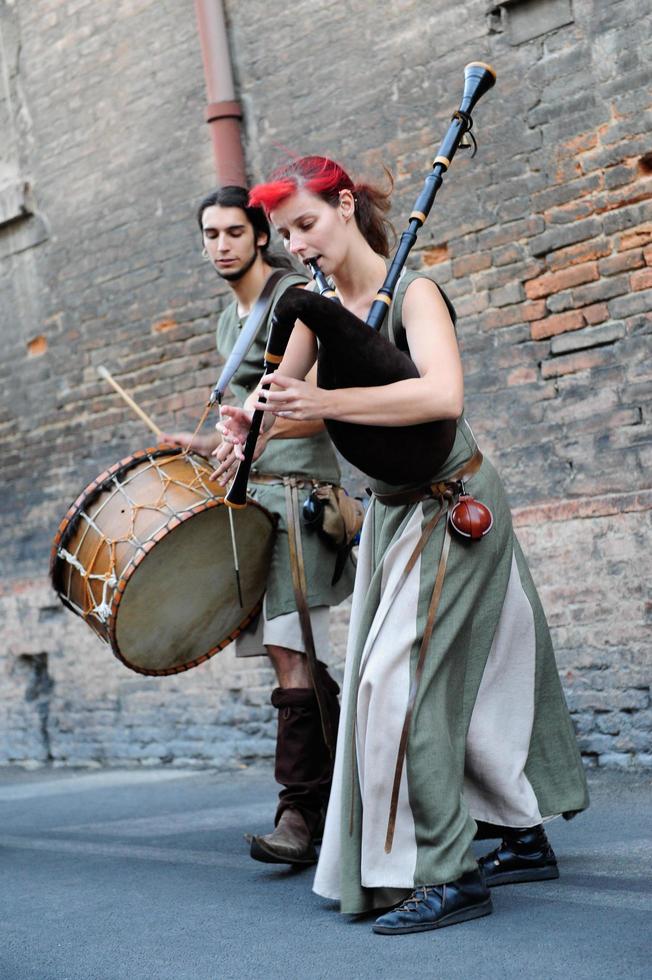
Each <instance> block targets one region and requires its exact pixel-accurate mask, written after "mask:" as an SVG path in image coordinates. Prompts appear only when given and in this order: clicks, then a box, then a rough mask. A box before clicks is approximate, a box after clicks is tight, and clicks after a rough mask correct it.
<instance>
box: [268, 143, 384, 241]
mask: <svg viewBox="0 0 652 980" xmlns="http://www.w3.org/2000/svg"><path fill="white" fill-rule="evenodd" d="M390 180H391V177H390ZM301 189H305V190H307V191H310V193H311V194H315V195H316V196H317V197H320V198H321V199H322V200H323V201H326V203H327V204H330V205H331V207H337V204H338V203H339V198H340V192H341V191H343V190H348V191H351V193H352V194H353V198H354V200H355V218H356V222H357V225H358V228H359V229H360V231H361V232H362V234H363V235H364V237H365V238H366V240H367V241H368V243H369V245H370V246H371V247H372V248H373V250H374V251H375V252H379V253H380V254H381V255H389V238H388V234H387V232H388V229H390V230H391V231H392V232H393V228H392V226H391V225H390V223H389V221H388V220H387V219H386V218H385V213H386V212H387V211H389V207H390V192H391V187H390V190H389V191H387V192H385V191H382V190H381V189H380V188H378V187H374V186H372V185H371V184H354V183H353V181H352V180H351V178H350V177H349V175H348V174H347V172H346V170H344V169H343V167H341V166H340V165H339V163H336V162H335V161H334V160H330V159H329V158H328V157H319V156H308V157H299V158H298V159H296V160H291V161H290V163H287V164H285V165H284V166H282V167H279V168H278V169H277V170H275V171H274V173H273V174H272V176H271V178H270V180H269V182H268V183H266V184H257V185H256V186H255V187H253V188H252V190H251V191H250V192H249V206H250V207H262V208H264V210H265V212H266V213H267V214H268V215H269V213H270V211H273V210H274V208H275V207H278V205H279V204H281V203H282V202H283V201H286V200H287V199H288V198H289V197H292V195H293V194H295V193H296V192H297V191H298V190H301Z"/></svg>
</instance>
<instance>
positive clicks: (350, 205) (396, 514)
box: [222, 157, 588, 934]
mask: <svg viewBox="0 0 652 980" xmlns="http://www.w3.org/2000/svg"><path fill="white" fill-rule="evenodd" d="M250 203H252V204H256V205H262V206H263V207H264V208H265V210H266V211H267V213H268V214H269V216H270V218H271V220H272V222H273V224H274V225H275V227H276V228H277V230H278V232H279V233H280V235H281V236H282V238H283V240H284V242H285V245H286V248H287V249H288V250H289V252H291V254H292V255H293V256H295V257H296V258H298V259H299V260H301V261H302V262H304V263H305V262H306V261H307V260H309V259H311V260H315V261H316V262H317V263H318V265H319V267H320V269H321V271H322V272H323V273H324V274H325V275H326V276H330V277H331V279H332V282H333V283H334V285H335V288H336V291H337V296H338V298H339V300H340V302H341V304H342V305H343V306H344V307H345V308H346V309H347V310H348V311H351V312H352V313H353V314H355V315H357V317H359V318H360V320H364V319H365V317H366V314H367V311H368V310H369V307H370V306H371V303H372V302H373V300H374V298H375V296H376V294H377V292H378V289H379V287H380V286H381V285H382V283H383V281H384V279H385V275H386V263H385V258H386V256H387V255H388V252H389V247H388V236H387V221H386V217H385V215H386V212H387V210H388V206H389V200H388V195H387V194H385V193H383V192H382V191H381V190H379V189H378V188H375V187H372V186H369V185H367V184H355V183H354V182H353V181H352V180H351V178H350V177H349V176H348V174H346V172H345V171H344V170H343V169H342V168H341V167H340V166H339V165H338V164H337V163H335V162H333V161H332V160H328V159H326V158H323V157H304V158H301V159H298V160H295V161H293V162H292V163H290V164H289V165H288V166H286V167H285V168H283V169H282V170H281V171H280V172H277V173H276V174H275V175H274V177H273V179H272V180H271V181H270V182H269V183H267V184H262V185H259V186H258V187H255V188H254V189H253V191H252V192H251V196H250ZM304 295H305V294H304ZM320 301H321V302H324V301H323V300H320ZM450 309H451V307H450V305H449V304H448V302H447V300H446V299H445V297H444V295H443V293H442V291H441V290H440V289H439V288H438V287H437V286H436V285H435V283H434V282H433V281H432V280H431V279H430V278H427V277H426V276H424V275H423V274H422V273H418V272H417V273H414V272H406V273H405V274H404V275H403V277H402V279H401V281H400V283H399V286H398V288H397V290H396V293H395V296H394V299H393V302H392V306H391V308H390V310H389V314H388V316H387V318H386V320H385V322H384V325H383V327H382V328H381V329H382V332H383V333H384V334H385V336H386V337H389V338H390V339H391V340H393V341H394V342H395V344H396V346H398V347H399V348H400V349H402V350H403V351H404V352H405V353H406V354H407V355H409V357H410V358H411V360H412V361H413V362H414V365H416V368H417V369H418V375H417V376H415V377H411V378H407V379H406V380H402V381H396V382H394V383H392V384H380V385H375V386H371V387H370V386H361V387H347V388H339V389H336V390H327V389H324V388H319V387H315V386H313V385H310V384H306V383H305V382H304V381H303V380H302V379H303V378H304V377H305V375H306V374H307V372H308V371H309V370H310V368H311V367H312V365H313V363H314V361H315V359H316V356H317V340H316V338H315V335H314V334H313V333H312V331H311V330H310V329H308V327H307V326H306V325H305V324H304V323H301V322H299V321H297V322H296V324H295V327H294V330H293V332H292V335H291V337H290V340H289V343H288V346H287V349H286V352H285V356H284V358H283V361H282V363H281V365H280V366H279V368H278V370H277V371H275V372H274V374H272V375H271V376H270V377H269V378H267V379H266V380H268V381H270V380H271V382H272V384H273V387H272V390H271V391H270V393H269V395H268V400H267V402H266V403H265V404H264V405H263V403H262V402H259V401H256V400H255V398H254V400H253V402H252V403H251V404H250V405H249V408H250V409H253V408H257V407H258V408H263V407H264V408H265V410H266V414H265V417H264V426H265V427H268V426H269V425H271V424H273V421H274V419H275V417H277V416H280V417H285V418H292V419H326V420H329V421H331V420H332V421H338V422H347V423H357V424H360V425H370V426H386V427H396V426H411V425H415V424H419V423H423V422H431V421H433V420H450V422H451V423H452V424H453V425H456V429H455V432H456V435H455V438H454V444H453V446H452V449H451V450H450V452H449V453H448V456H447V458H446V459H445V462H444V463H443V464H441V463H440V464H438V465H437V467H436V468H435V471H434V472H432V474H431V477H430V479H429V480H428V481H427V483H428V485H427V486H426V487H424V488H423V489H420V488H419V487H417V488H415V486H414V485H412V486H411V487H406V486H394V485H387V484H383V483H382V482H381V481H379V480H378V479H370V481H369V482H370V485H371V488H372V490H373V496H372V500H371V504H370V507H369V510H368V512H367V516H366V519H365V524H364V529H363V533H362V538H361V542H360V553H359V558H358V570H357V575H356V583H355V591H354V597H353V607H352V611H351V623H350V633H349V644H348V649H347V663H346V670H345V679H344V692H343V710H344V723H343V724H341V725H340V735H339V740H338V748H337V756H336V764H335V777H334V781H333V790H332V793H331V800H330V803H329V809H328V815H327V820H326V828H325V832H324V839H323V844H322V850H321V855H320V860H319V865H318V868H317V875H316V879H315V891H316V892H317V893H318V894H320V895H323V896H325V897H328V898H334V899H338V900H339V902H340V906H341V910H342V911H343V912H349V913H359V912H364V911H368V910H369V909H380V908H387V907H389V906H395V907H393V908H392V909H391V910H390V911H388V912H386V913H385V914H383V915H381V916H380V918H378V919H377V920H376V923H375V925H374V931H375V932H380V933H388V934H393V933H404V932H414V931H421V930H425V929H435V928H439V927H441V926H444V925H450V924H453V923H455V922H462V921H464V920H466V919H472V918H476V917H478V916H482V915H486V914H488V913H489V912H490V911H491V898H490V892H489V891H488V887H489V886H493V885H499V884H507V883H510V882H518V881H533V880H539V879H545V878H554V877H557V876H558V871H557V864H556V859H555V855H554V853H553V851H552V848H551V847H550V845H549V843H548V840H547V838H546V835H545V832H544V830H543V826H542V823H543V820H544V819H546V818H549V817H552V816H555V815H558V814H564V815H566V816H570V815H572V814H573V813H575V812H577V811H579V810H582V809H584V808H585V807H586V806H587V803H588V800H587V792H586V782H585V779H584V774H583V769H582V764H581V760H580V756H579V752H578V749H577V745H576V742H575V736H574V733H573V729H572V725H571V722H570V717H569V715H568V711H567V709H566V705H565V702H564V698H563V694H562V691H561V686H560V683H559V677H558V673H557V669H556V666H555V661H554V654H553V651H552V645H551V642H550V635H549V631H548V627H547V623H546V620H545V616H544V613H543V610H542V608H541V604H540V602H539V599H538V596H537V593H536V590H535V587H534V585H533V582H532V579H531V577H530V574H529V571H528V568H527V564H526V562H525V559H524V558H523V554H522V552H521V550H520V547H519V545H518V542H517V541H516V539H515V537H514V534H513V530H512V524H511V517H510V513H509V507H508V504H507V500H506V496H505V492H504V489H503V486H502V484H501V482H500V479H499V477H498V475H497V473H496V471H495V470H494V468H493V467H492V465H491V463H490V462H489V461H488V460H487V459H483V458H482V455H481V454H480V452H479V450H478V448H477V445H476V443H475V440H474V438H473V434H472V432H471V430H470V428H469V426H468V423H467V422H466V420H465V419H464V414H463V376H462V366H461V360H460V354H459V350H458V346H457V340H456V335H455V328H454V324H453V321H452V319H451V314H450V312H449V310H450ZM333 311H334V312H333V316H334V318H335V316H336V308H335V307H333ZM415 373H416V372H415ZM223 412H224V415H225V416H228V418H225V420H224V422H223V423H222V426H223V432H224V435H225V437H226V438H227V439H229V440H231V441H232V442H233V443H234V446H235V450H236V455H237V456H238V457H239V458H242V455H243V453H242V447H243V444H244V441H245V438H246V435H247V432H248V429H249V422H250V414H251V413H250V412H245V411H242V410H238V409H229V408H225V409H224V410H223ZM462 480H464V484H465V486H466V488H467V489H468V490H469V491H470V492H471V493H472V494H473V495H474V496H476V497H478V498H479V499H480V500H481V501H483V503H484V504H485V505H487V506H488V507H489V508H490V510H491V512H492V514H493V519H494V523H493V526H492V527H491V529H490V531H489V533H486V534H485V535H484V536H483V537H481V539H479V540H474V541H470V540H468V538H467V539H464V538H462V537H458V536H457V535H456V534H455V532H454V531H452V530H451V527H450V523H449V521H447V520H446V519H444V520H439V516H441V513H444V518H445V517H446V514H447V513H448V512H449V508H450V504H451V502H453V501H455V500H457V499H458V497H459V494H460V490H461V489H462V486H461V481H462ZM484 530H486V527H485V528H484ZM478 830H480V831H482V833H481V834H478V833H477V832H478ZM476 834H477V835H478V836H484V837H496V838H499V839H500V838H502V843H501V845H500V846H499V847H498V848H496V850H494V851H493V852H491V854H489V855H487V856H486V857H485V858H482V859H480V866H478V861H477V859H476V857H475V856H474V852H473V850H472V846H471V845H472V842H473V839H474V837H475V836H476ZM396 903H398V904H397V905H396Z"/></svg>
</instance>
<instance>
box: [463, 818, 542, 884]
mask: <svg viewBox="0 0 652 980" xmlns="http://www.w3.org/2000/svg"><path fill="white" fill-rule="evenodd" d="M478 863H479V865H480V870H481V871H482V873H483V874H484V879H485V881H486V883H487V885H488V886H489V887H490V888H493V887H494V886H495V885H513V884H516V883H518V882H519V881H545V880H547V879H549V878H558V877H559V869H558V867H557V858H556V857H555V852H554V851H553V849H552V847H551V846H550V842H549V840H548V838H547V837H546V832H545V830H544V829H543V827H542V826H541V825H540V824H539V826H538V827H529V828H528V829H526V830H512V831H510V832H509V833H508V834H506V835H505V837H503V842H502V844H501V845H500V847H497V848H496V849H495V850H493V851H491V853H489V854H486V855H485V856H484V857H483V858H480V861H479V862H478Z"/></svg>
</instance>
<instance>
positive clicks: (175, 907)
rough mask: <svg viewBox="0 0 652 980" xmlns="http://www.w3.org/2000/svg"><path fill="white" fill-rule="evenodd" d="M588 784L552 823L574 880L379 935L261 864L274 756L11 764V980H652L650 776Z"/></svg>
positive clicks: (308, 875) (2, 856)
mask: <svg viewBox="0 0 652 980" xmlns="http://www.w3.org/2000/svg"><path fill="white" fill-rule="evenodd" d="M590 786H591V793H592V806H591V808H590V810H589V811H587V813H586V814H583V815H581V816H579V817H577V818H576V819H575V820H573V821H572V822H570V823H566V822H564V821H562V820H557V821H554V822H553V823H552V824H551V825H550V827H549V836H550V838H551V840H552V843H553V846H554V847H555V850H556V852H557V856H558V859H559V862H560V870H561V878H560V879H559V880H558V881H550V882H540V883H536V884H522V885H511V886H504V887H502V888H496V889H494V890H493V900H494V914H493V915H491V916H488V917H486V918H482V919H476V920H474V921H472V922H468V923H464V924H462V925H456V926H452V927H450V928H447V929H441V930H437V931H435V932H427V933H421V934H416V935H408V936H377V935H374V934H373V933H372V932H371V923H372V921H373V919H372V918H362V919H353V918H351V917H349V916H343V915H340V914H339V913H338V911H337V909H336V906H335V904H334V903H333V902H328V901H325V900H324V899H322V898H320V897H318V896H317V895H315V894H314V893H313V892H312V890H311V886H312V878H313V871H312V870H311V869H306V870H302V871H294V870H292V869H286V868H283V867H280V866H279V867H277V866H272V865H262V864H257V863H255V862H253V861H252V860H251V859H250V858H249V855H248V850H247V845H246V844H245V841H244V839H243V835H244V833H245V832H247V831H251V832H254V833H265V832H266V831H268V830H269V829H270V825H271V817H272V814H273V810H274V800H275V793H276V788H275V784H274V782H273V779H272V775H271V766H269V767H264V768H260V767H254V768H250V769H241V770H236V771H232V772H214V771H199V772H198V771H194V770H193V771H185V770H175V769H152V770H143V769H139V770H111V769H109V770H101V771H95V772H88V771H84V772H71V771H70V770H47V769H44V770H39V771H37V772H24V771H20V770H7V769H5V770H0V869H1V874H0V911H1V919H0V922H1V927H0V928H1V936H2V939H1V941H0V980H241V978H247V980H258V978H261V980H263V978H264V980H276V978H279V980H281V978H282V980H313V978H314V980H322V978H323V980H331V978H333V980H349V978H351V980H353V978H355V980H357V978H367V977H369V978H374V980H385V978H387V980H404V978H405V980H407V978H410V980H413V978H418V980H428V978H437V980H440V978H442V980H444V978H445V980H456V978H465V980H467V978H468V980H511V978H516V977H518V978H522V977H526V978H533V980H539V978H541V980H557V978H560V980H561V978H564V980H568V978H569V977H571V978H573V980H581V978H586V980H602V978H605V980H621V978H623V980H625V978H626V980H637V978H643V977H645V978H646V980H648V978H650V977H652V962H651V956H650V941H651V939H652V886H651V881H652V861H651V857H652V819H651V806H650V804H651V803H652V785H651V780H650V778H649V776H647V775H645V774H640V773H639V774H636V773H629V772H627V773H620V772H608V771H601V772H594V773H592V774H591V776H590ZM477 846H478V851H479V852H480V851H482V850H488V849H489V847H490V846H491V845H490V844H489V842H486V843H484V844H482V845H480V844H478V845H477Z"/></svg>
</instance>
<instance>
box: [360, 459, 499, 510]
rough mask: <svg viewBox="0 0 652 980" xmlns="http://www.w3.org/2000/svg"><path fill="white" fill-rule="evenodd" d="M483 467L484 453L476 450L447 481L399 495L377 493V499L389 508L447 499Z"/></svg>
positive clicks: (400, 492) (406, 491)
mask: <svg viewBox="0 0 652 980" xmlns="http://www.w3.org/2000/svg"><path fill="white" fill-rule="evenodd" d="M481 466H482V453H481V452H480V450H479V449H476V450H475V452H474V453H473V455H472V456H471V458H470V459H467V461H466V462H465V463H463V464H462V466H461V467H460V468H459V469H458V470H456V471H455V472H454V473H453V474H451V476H449V477H448V479H447V480H442V481H440V482H438V483H431V484H429V485H428V486H425V487H416V488H415V489H414V490H399V491H398V492H397V493H376V492H375V491H374V497H376V498H377V499H378V500H379V501H380V503H381V504H386V505H387V506H389V507H403V506H407V505H408V504H416V503H418V502H419V501H420V500H426V499H427V498H428V497H447V496H449V495H450V494H451V493H456V492H459V487H458V484H459V483H461V482H462V481H463V480H468V479H469V477H471V476H473V474H474V473H477V472H478V470H479V469H480V467H481Z"/></svg>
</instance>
